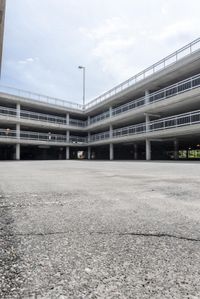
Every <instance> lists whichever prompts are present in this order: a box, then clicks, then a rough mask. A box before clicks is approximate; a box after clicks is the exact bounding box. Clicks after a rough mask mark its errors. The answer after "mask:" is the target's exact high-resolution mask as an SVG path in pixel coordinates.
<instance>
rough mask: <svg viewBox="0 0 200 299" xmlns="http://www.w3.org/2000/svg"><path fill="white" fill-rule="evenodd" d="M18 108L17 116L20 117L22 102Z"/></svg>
mask: <svg viewBox="0 0 200 299" xmlns="http://www.w3.org/2000/svg"><path fill="white" fill-rule="evenodd" d="M16 110H17V118H20V111H21V105H20V104H17V106H16Z"/></svg>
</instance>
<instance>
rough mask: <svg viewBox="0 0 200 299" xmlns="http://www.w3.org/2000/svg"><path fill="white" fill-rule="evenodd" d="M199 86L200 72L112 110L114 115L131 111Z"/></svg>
mask: <svg viewBox="0 0 200 299" xmlns="http://www.w3.org/2000/svg"><path fill="white" fill-rule="evenodd" d="M197 87H200V74H198V75H195V76H193V77H190V78H188V79H185V80H182V81H180V82H178V83H175V84H173V85H170V86H168V87H166V88H163V89H161V90H159V91H156V92H154V93H151V94H149V96H148V97H146V96H144V97H141V98H139V99H137V100H133V101H131V102H128V103H126V104H124V105H121V106H119V107H117V108H114V109H113V110H112V116H116V115H118V114H121V113H124V112H127V111H130V110H132V109H136V108H138V107H141V106H144V105H150V104H152V103H155V102H158V101H161V100H165V99H168V98H170V97H172V96H175V95H178V94H181V93H183V92H186V91H188V90H191V89H195V88H197ZM146 100H147V101H146Z"/></svg>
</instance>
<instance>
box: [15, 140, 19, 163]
mask: <svg viewBox="0 0 200 299" xmlns="http://www.w3.org/2000/svg"><path fill="white" fill-rule="evenodd" d="M15 157H16V160H17V161H19V160H20V144H19V143H18V144H16V148H15Z"/></svg>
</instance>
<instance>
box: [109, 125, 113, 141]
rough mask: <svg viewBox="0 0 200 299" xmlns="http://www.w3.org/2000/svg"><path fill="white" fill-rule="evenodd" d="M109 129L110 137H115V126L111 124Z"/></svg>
mask: <svg viewBox="0 0 200 299" xmlns="http://www.w3.org/2000/svg"><path fill="white" fill-rule="evenodd" d="M109 131H110V138H113V126H112V125H110V127H109Z"/></svg>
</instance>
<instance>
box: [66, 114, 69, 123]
mask: <svg viewBox="0 0 200 299" xmlns="http://www.w3.org/2000/svg"><path fill="white" fill-rule="evenodd" d="M66 125H67V126H69V113H67V114H66Z"/></svg>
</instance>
